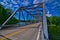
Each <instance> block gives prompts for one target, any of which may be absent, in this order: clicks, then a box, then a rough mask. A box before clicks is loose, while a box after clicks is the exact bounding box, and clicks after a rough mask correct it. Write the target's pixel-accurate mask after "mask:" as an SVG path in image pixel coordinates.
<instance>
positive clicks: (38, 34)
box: [36, 27, 40, 40]
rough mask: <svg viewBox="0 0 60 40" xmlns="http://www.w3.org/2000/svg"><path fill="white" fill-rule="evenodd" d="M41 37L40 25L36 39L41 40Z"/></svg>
mask: <svg viewBox="0 0 60 40" xmlns="http://www.w3.org/2000/svg"><path fill="white" fill-rule="evenodd" d="M39 37H40V27H39V30H38V35H37V38H36V40H39Z"/></svg>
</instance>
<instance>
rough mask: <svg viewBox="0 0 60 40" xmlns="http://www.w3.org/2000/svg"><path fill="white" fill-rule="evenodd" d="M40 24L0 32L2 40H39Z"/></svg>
mask: <svg viewBox="0 0 60 40" xmlns="http://www.w3.org/2000/svg"><path fill="white" fill-rule="evenodd" d="M39 24H40V23H36V24H31V25H27V26H23V27H15V28H7V29H4V30H0V40H8V39H11V40H37V37H38V30H39V27H40V26H38V25H39Z"/></svg>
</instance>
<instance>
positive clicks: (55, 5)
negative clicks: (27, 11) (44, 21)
mask: <svg viewBox="0 0 60 40" xmlns="http://www.w3.org/2000/svg"><path fill="white" fill-rule="evenodd" d="M39 2H41V0H0V4H2V5H4V7H5V8H10V9H12V10H13V11H15V10H16V9H17V8H18V7H19V6H27V5H29V4H35V3H39ZM44 2H45V10H46V16H48V17H49V16H60V3H59V2H60V1H57V0H44Z"/></svg>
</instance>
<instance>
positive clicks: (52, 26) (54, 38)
mask: <svg viewBox="0 0 60 40" xmlns="http://www.w3.org/2000/svg"><path fill="white" fill-rule="evenodd" d="M47 23H48V32H49V38H50V40H60V17H58V16H52V17H47Z"/></svg>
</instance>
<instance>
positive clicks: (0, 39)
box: [0, 28, 28, 40]
mask: <svg viewBox="0 0 60 40" xmlns="http://www.w3.org/2000/svg"><path fill="white" fill-rule="evenodd" d="M25 30H28V28H25V29H20V30H18V31H15V32H13V33H10V34H8V35H6V36H5V37H6V38H10V37H12V36H14V35H16V34H18V33H21V32H23V31H25ZM6 38H4V37H1V38H0V40H5V39H6Z"/></svg>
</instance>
